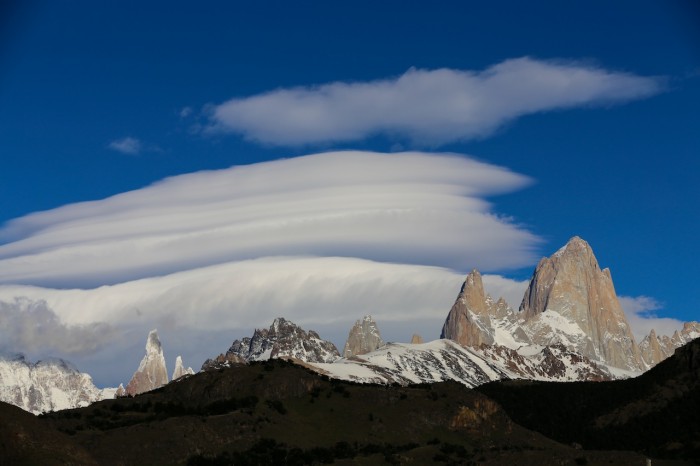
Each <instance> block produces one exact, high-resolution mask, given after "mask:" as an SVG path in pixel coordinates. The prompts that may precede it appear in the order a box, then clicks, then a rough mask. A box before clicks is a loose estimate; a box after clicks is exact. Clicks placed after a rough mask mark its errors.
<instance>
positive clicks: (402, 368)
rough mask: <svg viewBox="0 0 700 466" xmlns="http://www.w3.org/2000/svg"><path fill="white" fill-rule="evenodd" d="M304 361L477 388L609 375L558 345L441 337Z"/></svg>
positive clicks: (346, 371)
mask: <svg viewBox="0 0 700 466" xmlns="http://www.w3.org/2000/svg"><path fill="white" fill-rule="evenodd" d="M528 349H529V350H531V349H532V348H528ZM306 366H307V367H311V368H312V369H314V370H316V371H318V372H319V373H321V374H324V375H328V376H330V377H333V378H338V379H342V380H348V381H354V382H361V383H384V384H392V383H398V384H401V385H408V384H416V383H433V382H441V381H448V380H453V381H456V382H460V383H462V384H464V385H466V386H467V387H476V386H478V385H481V384H484V383H487V382H490V381H493V380H502V379H520V378H527V379H534V380H559V381H573V380H607V379H610V378H612V377H613V375H612V374H611V372H610V371H609V370H608V368H606V367H605V366H599V365H596V364H594V363H592V362H591V361H590V360H588V359H586V358H584V357H581V356H580V355H578V354H575V353H571V352H569V351H567V350H566V348H564V347H563V346H561V345H559V346H552V347H543V348H541V349H540V351H539V352H534V353H529V354H520V353H518V352H517V351H515V350H511V349H508V348H505V347H501V346H489V345H482V346H481V347H479V348H471V347H465V346H461V345H459V344H457V343H455V342H453V341H452V340H446V339H443V340H435V341H431V342H428V343H423V344H409V343H389V344H387V345H385V346H384V347H382V348H380V349H378V350H376V351H373V352H371V353H367V354H364V355H358V356H353V357H351V358H343V359H339V360H337V361H334V362H333V363H326V364H322V363H312V364H306Z"/></svg>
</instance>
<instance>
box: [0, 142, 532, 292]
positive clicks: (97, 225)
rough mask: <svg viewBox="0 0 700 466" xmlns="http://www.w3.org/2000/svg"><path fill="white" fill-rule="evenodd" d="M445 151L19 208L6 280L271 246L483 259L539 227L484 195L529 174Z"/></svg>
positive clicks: (176, 180)
mask: <svg viewBox="0 0 700 466" xmlns="http://www.w3.org/2000/svg"><path fill="white" fill-rule="evenodd" d="M529 182H530V180H529V179H528V178H527V177H525V176H522V175H519V174H516V173H513V172H511V171H509V170H508V169H505V168H502V167H497V166H494V165H490V164H487V163H483V162H478V161H475V160H473V159H470V158H467V157H464V156H456V155H447V154H442V155H440V154H424V153H418V152H412V153H399V154H378V153H370V152H335V153H326V154H316V155H309V156H304V157H298V158H293V159H286V160H278V161H274V162H266V163H258V164H254V165H248V166H240V167H233V168H230V169H226V170H219V171H207V172H198V173H193V174H189V175H182V176H178V177H173V178H169V179H165V180H163V181H161V182H159V183H156V184H154V185H152V186H149V187H147V188H143V189H140V190H136V191H132V192H128V193H124V194H120V195H117V196H114V197H111V198H108V199H104V200H101V201H94V202H85V203H79V204H73V205H67V206H64V207H61V208H58V209H55V210H51V211H48V212H40V213H36V214H32V215H29V216H26V217H22V218H19V219H16V220H14V221H12V222H10V223H9V224H7V225H6V227H5V228H3V229H2V230H0V238H5V239H6V240H7V241H8V243H7V244H4V245H1V246H0V283H27V284H42V285H52V286H53V285H57V286H79V287H82V286H97V285H102V284H107V283H118V282H122V281H127V280H132V279H136V278H143V277H148V276H154V275H164V274H167V273H172V272H177V271H181V270H188V269H191V268H195V267H203V266H207V265H212V264H219V263H225V262H230V261H240V260H247V259H255V258H261V257H270V256H298V255H311V256H326V257H328V256H336V257H357V258H362V259H367V260H372V261H378V262H393V263H405V264H417V265H433V266H440V267H449V268H453V269H457V270H460V269H461V270H466V269H470V268H472V267H478V268H480V269H482V270H484V271H489V270H495V269H499V270H502V269H507V268H516V267H520V266H523V265H529V264H530V263H531V262H532V261H533V260H534V254H533V252H534V248H535V247H536V246H537V244H539V239H538V238H537V237H536V236H534V235H533V234H531V233H530V232H528V231H527V230H525V229H523V228H522V227H520V226H518V225H517V224H514V223H512V221H510V220H509V219H507V218H505V217H502V216H499V215H497V214H495V213H494V212H493V211H492V207H491V205H490V204H489V203H488V202H486V201H485V200H484V199H483V198H484V197H485V196H488V195H494V194H498V193H505V192H510V191H514V190H517V189H520V188H522V187H524V186H526V185H527V184H528V183H529Z"/></svg>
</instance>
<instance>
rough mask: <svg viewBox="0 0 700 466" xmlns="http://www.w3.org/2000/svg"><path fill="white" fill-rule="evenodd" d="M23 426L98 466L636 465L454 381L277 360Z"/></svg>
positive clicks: (631, 458)
mask: <svg viewBox="0 0 700 466" xmlns="http://www.w3.org/2000/svg"><path fill="white" fill-rule="evenodd" d="M23 414H24V413H23ZM32 420H33V421H35V422H37V423H40V424H41V425H42V426H43V427H44V428H45V429H46V430H48V431H50V429H52V428H53V429H56V430H57V431H59V432H57V433H56V435H65V436H66V437H67V439H68V440H67V442H66V443H67V444H71V443H73V444H75V445H76V448H77V447H78V446H79V447H82V448H84V449H85V450H86V451H87V452H88V454H89V455H90V456H91V458H92V459H94V461H95V462H97V463H98V464H101V465H117V464H152V465H155V464H190V465H214V464H216V465H218V464H237V465H239V464H243V465H245V464H275V465H279V464H321V463H324V464H328V463H337V464H408V463H413V464H503V463H504V462H510V463H514V464H516V463H517V464H526V465H527V464H532V465H538V464H548V462H550V461H556V462H558V463H559V462H560V463H561V464H596V463H600V464H633V463H636V464H642V462H643V460H644V457H643V456H641V455H639V454H636V453H631V452H590V451H580V450H576V449H574V448H572V447H570V446H566V445H562V444H560V443H557V442H554V441H551V440H549V439H547V438H546V437H544V436H542V435H541V434H538V433H535V432H532V431H529V430H526V429H523V428H522V427H520V426H519V425H517V424H515V423H513V422H512V421H511V420H510V419H509V418H508V416H507V415H505V413H504V412H503V410H502V409H501V408H500V407H499V406H498V405H497V404H495V403H493V402H492V401H491V400H489V399H488V398H487V397H485V396H484V395H482V394H480V393H478V392H475V391H473V390H469V389H466V388H465V387H464V386H462V385H460V384H457V383H454V382H447V383H440V384H434V385H418V386H411V387H399V386H377V385H359V384H351V383H346V382H340V381H335V380H328V379H324V378H322V377H319V376H318V375H316V374H314V373H311V372H309V371H308V370H307V369H305V368H303V367H300V366H297V365H294V364H292V363H289V362H286V361H281V360H273V361H268V362H265V363H254V364H251V365H247V366H235V367H232V368H228V369H219V370H214V371H210V372H204V373H200V374H197V375H194V376H191V377H188V378H185V379H181V380H180V381H178V382H175V383H171V384H169V385H167V386H165V387H163V388H161V389H158V390H156V391H153V392H150V393H146V394H143V395H140V396H136V397H133V398H120V399H116V400H105V401H102V402H99V403H96V404H94V405H92V406H89V407H87V408H81V409H74V410H67V411H60V412H56V413H50V414H48V415H45V416H42V417H41V418H39V419H38V420H37V419H35V418H32ZM74 464H90V463H89V460H88V459H86V460H85V461H84V462H82V463H81V462H80V461H75V462H74Z"/></svg>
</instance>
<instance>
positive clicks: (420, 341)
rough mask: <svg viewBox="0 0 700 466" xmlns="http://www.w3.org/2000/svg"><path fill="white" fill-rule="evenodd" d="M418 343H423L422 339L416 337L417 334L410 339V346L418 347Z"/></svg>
mask: <svg viewBox="0 0 700 466" xmlns="http://www.w3.org/2000/svg"><path fill="white" fill-rule="evenodd" d="M420 343H423V337H422V336H420V335H418V334H417V333H414V334H413V336H412V337H411V344H413V345H418V344H420Z"/></svg>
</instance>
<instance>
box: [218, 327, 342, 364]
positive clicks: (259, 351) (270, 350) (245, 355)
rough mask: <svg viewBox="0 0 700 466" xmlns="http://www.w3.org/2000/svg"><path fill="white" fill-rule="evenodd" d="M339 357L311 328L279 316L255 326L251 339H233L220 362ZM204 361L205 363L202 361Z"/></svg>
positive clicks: (314, 359) (335, 350) (328, 342)
mask: <svg viewBox="0 0 700 466" xmlns="http://www.w3.org/2000/svg"><path fill="white" fill-rule="evenodd" d="M339 357H340V353H339V352H338V348H336V347H335V345H334V344H333V343H331V342H330V341H326V340H323V339H321V337H320V336H319V335H318V333H316V332H314V331H313V330H309V331H308V332H306V331H304V329H302V328H301V327H299V326H298V325H296V324H294V323H293V322H290V321H288V320H286V319H284V318H282V317H278V318H276V319H275V320H274V321H273V322H272V325H270V328H269V329H256V330H255V332H254V333H253V336H252V337H251V338H243V339H242V340H236V341H234V342H233V344H232V345H231V347H230V348H229V349H228V351H227V352H226V354H225V355H220V356H219V357H218V358H217V359H221V360H222V361H227V360H228V361H237V360H241V361H264V360H267V359H273V358H295V359H299V360H301V361H306V362H332V361H335V360H336V359H338V358H339ZM205 364H206V363H205Z"/></svg>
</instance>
